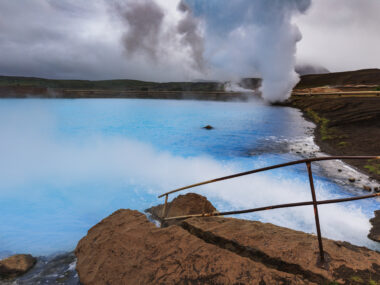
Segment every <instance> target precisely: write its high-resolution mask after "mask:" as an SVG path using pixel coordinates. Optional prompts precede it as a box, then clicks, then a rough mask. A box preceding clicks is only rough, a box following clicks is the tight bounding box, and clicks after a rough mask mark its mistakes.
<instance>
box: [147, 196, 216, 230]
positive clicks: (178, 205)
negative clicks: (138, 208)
mask: <svg viewBox="0 0 380 285" xmlns="http://www.w3.org/2000/svg"><path fill="white" fill-rule="evenodd" d="M163 208H164V205H163V204H161V205H158V206H155V207H152V208H149V209H147V210H145V211H146V212H148V213H150V214H151V215H152V217H153V218H154V219H156V220H158V221H162V214H163ZM215 211H216V208H215V207H214V206H213V205H212V204H211V203H210V201H208V200H207V198H206V197H204V196H202V195H199V194H195V193H187V194H185V195H179V196H178V197H176V198H174V199H173V201H172V202H169V203H168V205H167V208H166V217H176V216H184V215H193V214H201V213H212V212H215ZM174 222H175V221H172V223H174ZM172 223H170V224H172Z"/></svg>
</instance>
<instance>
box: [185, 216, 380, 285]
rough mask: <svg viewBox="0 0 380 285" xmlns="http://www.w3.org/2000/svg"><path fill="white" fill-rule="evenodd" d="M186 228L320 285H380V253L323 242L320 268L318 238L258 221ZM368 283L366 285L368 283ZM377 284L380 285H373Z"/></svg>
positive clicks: (199, 222)
mask: <svg viewBox="0 0 380 285" xmlns="http://www.w3.org/2000/svg"><path fill="white" fill-rule="evenodd" d="M182 227H183V228H185V229H187V230H188V231H189V232H190V233H192V234H193V235H195V236H197V237H199V238H200V239H202V240H205V241H207V242H210V243H212V244H217V245H218V246H219V247H222V248H225V249H227V250H229V251H230V252H235V253H236V254H239V255H241V256H246V257H248V258H250V259H252V260H255V261H259V262H262V263H263V264H265V265H266V266H268V267H271V268H275V269H277V270H279V271H286V272H289V273H293V274H300V275H301V276H303V278H305V279H308V280H311V281H315V282H317V283H318V284H320V282H322V280H323V279H325V280H336V281H339V282H342V283H344V284H356V283H352V282H353V281H352V280H353V279H357V280H363V284H369V282H370V280H373V281H376V282H380V253H378V252H375V251H372V250H369V249H367V248H365V247H358V246H354V245H351V244H349V243H347V242H338V241H333V240H329V239H325V238H324V239H323V247H324V252H325V258H326V261H327V262H326V263H325V264H324V265H321V264H319V262H318V260H319V247H318V240H317V237H316V236H313V235H310V234H306V233H304V232H299V231H294V230H290V229H287V228H283V227H279V226H275V225H272V224H265V223H261V222H256V221H246V220H239V219H232V218H216V217H206V218H192V219H188V220H186V221H183V223H182ZM364 282H365V283H364ZM372 284H377V283H372Z"/></svg>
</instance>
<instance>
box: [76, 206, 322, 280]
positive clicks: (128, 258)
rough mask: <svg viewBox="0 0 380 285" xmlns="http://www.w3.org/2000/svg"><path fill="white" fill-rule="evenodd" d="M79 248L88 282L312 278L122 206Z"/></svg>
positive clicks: (80, 263) (80, 265) (79, 265)
mask: <svg viewBox="0 0 380 285" xmlns="http://www.w3.org/2000/svg"><path fill="white" fill-rule="evenodd" d="M216 220H218V219H217V218H216ZM226 230H227V229H226ZM75 254H76V256H77V258H78V261H77V271H78V274H79V278H80V281H81V283H83V284H85V285H86V284H117V285H120V284H260V285H264V284H310V281H308V280H304V277H303V276H301V275H299V274H291V273H287V272H283V271H280V270H277V269H275V268H272V266H266V265H265V264H262V263H260V261H255V260H252V259H250V258H246V257H244V256H241V255H238V254H236V253H234V252H231V251H229V250H225V249H223V248H221V247H220V246H218V245H214V244H211V243H208V242H205V241H203V240H202V239H199V238H198V237H197V236H195V235H193V234H191V233H189V232H188V231H187V230H185V229H183V228H181V227H179V226H176V225H173V226H170V227H167V228H157V227H155V226H154V224H153V223H151V222H149V221H148V220H147V218H146V216H145V215H143V214H141V213H139V212H137V211H131V210H118V211H116V212H115V213H113V214H112V215H111V216H109V217H107V218H106V219H104V220H102V221H101V222H100V223H99V224H97V225H96V226H94V227H93V228H91V229H90V230H89V232H88V234H87V236H85V237H84V238H83V239H82V240H81V241H80V242H79V243H78V245H77V248H76V250H75ZM318 280H320V279H318Z"/></svg>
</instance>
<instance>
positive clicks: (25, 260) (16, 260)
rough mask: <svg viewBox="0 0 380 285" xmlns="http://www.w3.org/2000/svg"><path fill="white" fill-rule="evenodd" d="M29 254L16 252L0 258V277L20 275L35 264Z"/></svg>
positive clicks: (7, 277) (8, 277)
mask: <svg viewBox="0 0 380 285" xmlns="http://www.w3.org/2000/svg"><path fill="white" fill-rule="evenodd" d="M36 261H37V260H36V259H35V258H34V257H33V256H31V255H30V254H16V255H12V256H10V257H8V258H5V259H3V260H0V278H3V279H10V278H15V277H17V276H21V275H23V274H24V273H26V272H27V271H28V270H29V269H31V268H32V267H33V266H34V265H35V264H36Z"/></svg>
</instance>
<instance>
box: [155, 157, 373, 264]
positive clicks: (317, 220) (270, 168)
mask: <svg viewBox="0 0 380 285" xmlns="http://www.w3.org/2000/svg"><path fill="white" fill-rule="evenodd" d="M336 159H380V156H326V157H315V158H308V159H301V160H296V161H291V162H287V163H282V164H276V165H272V166H268V167H263V168H258V169H254V170H250V171H246V172H240V173H236V174H233V175H228V176H223V177H219V178H216V179H211V180H207V181H203V182H199V183H195V184H192V185H188V186H185V187H181V188H178V189H175V190H172V191H169V192H166V193H164V194H161V195H159V196H158V198H162V197H164V196H165V204H164V207H163V210H162V220H163V221H168V220H176V219H186V218H192V217H210V216H228V215H236V214H245V213H252V212H259V211H266V210H273V209H280V208H289V207H299V206H309V205H313V208H314V217H315V225H316V229H317V235H318V246H319V254H320V261H321V263H324V261H325V257H324V251H323V243H322V235H321V227H320V222H319V215H318V205H323V204H332V203H340V202H349V201H354V200H361V199H368V198H374V197H379V196H380V193H374V194H370V195H364V196H357V197H350V198H342V199H332V200H323V201H317V198H316V195H315V188H314V180H313V173H312V171H311V163H312V162H313V161H323V160H336ZM301 163H305V164H306V167H307V172H308V176H309V184H310V190H311V196H312V201H307V202H297V203H288V204H279V205H272V206H266V207H260V208H254V209H247V210H238V211H228V212H212V213H200V214H195V215H184V216H177V217H168V218H167V217H166V215H167V213H166V210H167V204H168V197H169V195H170V194H173V193H176V192H179V191H182V190H186V189H189V188H193V187H197V186H201V185H205V184H210V183H215V182H218V181H223V180H228V179H232V178H236V177H240V176H245V175H249V174H254V173H258V172H263V171H268V170H272V169H276V168H281V167H286V166H290V165H295V164H301Z"/></svg>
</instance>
